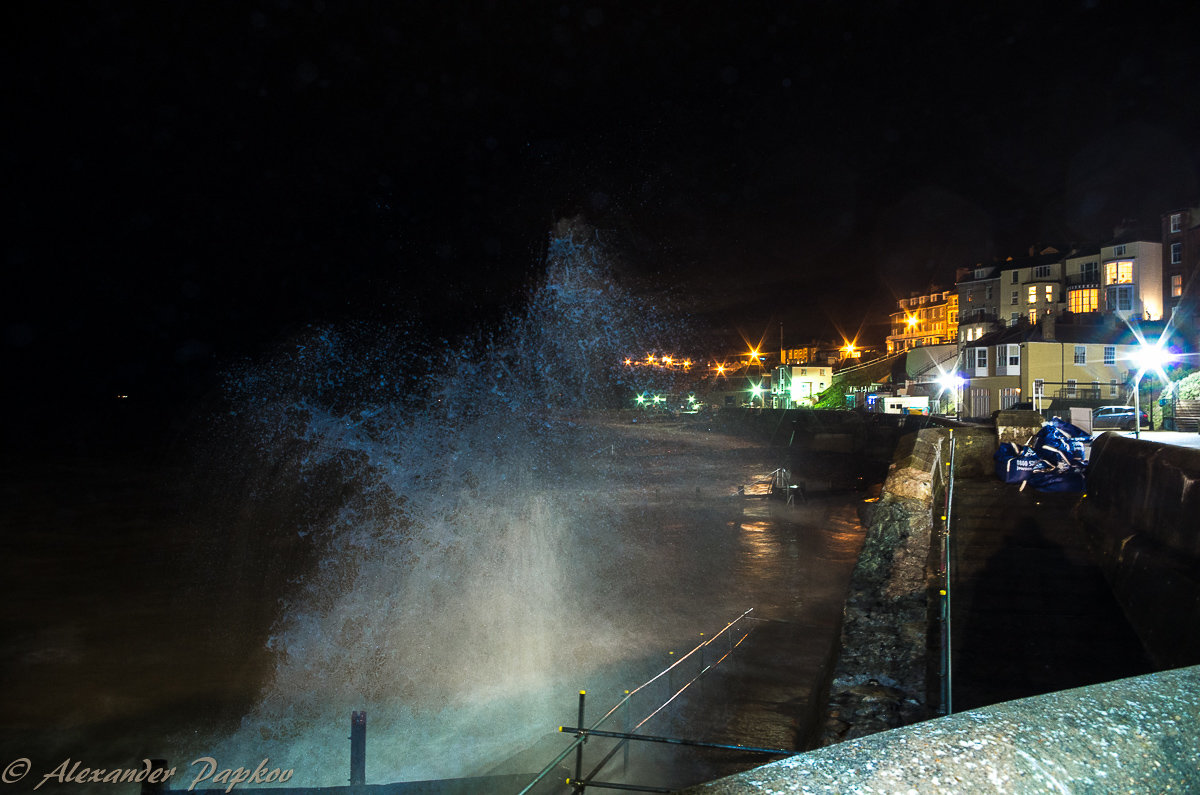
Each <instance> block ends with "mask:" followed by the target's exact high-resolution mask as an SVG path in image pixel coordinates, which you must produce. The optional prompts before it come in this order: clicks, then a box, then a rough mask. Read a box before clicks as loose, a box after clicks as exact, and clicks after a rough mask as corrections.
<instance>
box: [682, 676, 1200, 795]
mask: <svg viewBox="0 0 1200 795" xmlns="http://www.w3.org/2000/svg"><path fill="white" fill-rule="evenodd" d="M684 792H686V793H696V794H697V795H699V793H706V794H707V795H742V794H744V793H844V792H856V793H924V792H960V793H973V792H980V793H982V792H987V793H992V792H1014V793H1024V792H1163V793H1169V792H1178V793H1187V792H1200V666H1196V667H1192V668H1181V669H1178V670H1174V671H1165V672H1161V673H1156V674H1150V675H1147V676H1139V677H1134V678H1132V679H1121V680H1118V681H1115V682H1107V683H1104V684H1100V685H1092V686H1090V687H1082V688H1078V689H1075V690H1064V691H1061V692H1058V693H1050V694H1048V695H1044V696H1036V697H1034V698H1026V699H1020V700H1018V701H1009V702H1007V703H1004V704H998V705H995V706H991V707H985V708H983V709H977V710H973V711H971V712H964V713H962V714H959V715H951V716H948V717H944V718H937V719H935V720H929V721H925V722H924V723H918V724H915V725H913V726H907V727H904V728H901V729H894V730H892V731H887V732H881V733H879V734H873V735H871V736H869V737H862V738H859V739H857V740H851V741H848V742H845V743H842V744H840V745H834V746H830V747H828V748H822V749H820V750H817V751H811V752H809V753H805V754H799V755H797V756H793V757H789V758H787V759H782V760H780V761H778V762H774V763H772V764H769V765H764V766H762V767H759V768H755V769H754V770H749V771H746V772H745V773H739V774H738V775H735V776H730V777H728V778H724V779H720V780H719V781H714V782H710V783H708V784H703V785H700V786H698V787H692V788H690V789H687V790H684Z"/></svg>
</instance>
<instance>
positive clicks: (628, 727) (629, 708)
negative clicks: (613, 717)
mask: <svg viewBox="0 0 1200 795" xmlns="http://www.w3.org/2000/svg"><path fill="white" fill-rule="evenodd" d="M631 702H632V699H631V698H629V691H628V690H626V691H625V732H626V733H627V734H628V733H629V732H631V731H633V705H632V703H631ZM621 774H622V775H625V776H628V775H629V743H625V766H624V767H623V768H622V769H621Z"/></svg>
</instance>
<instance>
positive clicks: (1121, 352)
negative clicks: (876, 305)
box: [762, 207, 1200, 424]
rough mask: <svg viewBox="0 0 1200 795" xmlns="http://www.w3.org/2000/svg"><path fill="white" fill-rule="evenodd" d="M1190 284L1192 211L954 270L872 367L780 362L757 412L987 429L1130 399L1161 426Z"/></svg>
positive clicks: (1192, 305)
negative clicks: (873, 416)
mask: <svg viewBox="0 0 1200 795" xmlns="http://www.w3.org/2000/svg"><path fill="white" fill-rule="evenodd" d="M1198 272H1200V208H1198V207H1193V208H1183V209H1177V210H1172V211H1170V212H1167V213H1165V214H1163V216H1162V218H1161V226H1160V228H1158V229H1155V230H1147V229H1144V228H1133V227H1122V228H1118V229H1116V230H1115V231H1114V235H1113V239H1112V240H1110V241H1109V242H1108V243H1106V244H1105V245H1098V246H1094V247H1079V246H1075V247H1053V246H1047V247H1042V248H1037V249H1034V248H1031V249H1030V250H1029V252H1028V253H1027V254H1026V255H1025V256H1023V257H1019V258H1014V257H1009V258H1007V259H1006V260H1005V261H1003V262H997V263H991V264H986V265H985V264H977V265H974V266H972V267H962V268H959V269H958V270H957V272H956V273H955V274H954V285H953V287H950V288H944V287H931V288H929V289H927V290H926V291H924V292H916V293H913V294H911V295H909V296H907V297H905V298H901V299H898V300H897V302H896V310H895V311H894V312H892V313H891V315H890V317H889V318H888V320H889V323H888V328H889V333H888V335H887V339H886V345H885V346H884V347H883V349H882V350H881V351H879V353H878V355H877V356H875V357H871V356H864V355H863V353H862V351H856V350H855V349H854V347H853V345H852V344H849V343H848V344H847V345H846V346H844V347H843V348H841V349H836V348H833V347H832V346H830V348H829V350H827V351H824V352H822V351H821V350H820V349H819V348H818V347H816V346H814V347H812V348H803V349H796V350H788V349H782V350H781V352H780V354H781V361H780V364H779V366H778V367H776V368H775V370H774V372H773V373H772V377H771V379H770V381H771V386H770V395H769V398H768V397H767V395H766V394H765V392H764V394H763V400H762V404H763V405H768V404H769V405H773V406H775V407H778V408H791V407H795V406H804V405H809V406H820V407H823V408H859V407H862V408H867V409H872V410H888V411H890V410H899V411H904V412H920V413H925V412H926V411H930V412H933V413H942V414H949V415H956V416H959V417H962V418H966V419H986V418H988V417H990V416H991V415H992V414H993V413H994V412H996V411H998V410H1003V409H1007V408H1011V407H1013V406H1014V405H1017V404H1022V405H1024V404H1029V405H1030V407H1032V408H1034V409H1036V410H1040V411H1043V412H1055V413H1061V414H1064V415H1065V414H1066V413H1067V410H1068V409H1069V408H1070V407H1073V406H1079V407H1090V408H1094V407H1097V406H1100V405H1106V404H1130V403H1133V402H1134V390H1135V388H1138V387H1140V389H1141V390H1142V393H1141V395H1140V397H1141V403H1142V405H1143V407H1144V408H1149V407H1151V406H1153V408H1154V410H1155V416H1156V418H1157V419H1158V421H1159V422H1162V421H1166V422H1167V423H1168V424H1170V421H1171V415H1172V411H1171V408H1172V407H1171V405H1170V400H1165V401H1164V404H1165V405H1163V406H1159V405H1158V404H1157V402H1156V398H1157V396H1158V395H1159V394H1160V393H1161V392H1162V391H1163V389H1164V387H1166V385H1167V383H1168V381H1169V379H1170V373H1169V372H1167V371H1168V370H1169V371H1171V372H1175V373H1176V374H1178V375H1183V374H1185V373H1187V372H1188V371H1190V370H1191V369H1193V368H1194V366H1195V363H1194V362H1192V361H1191V360H1192V358H1193V356H1194V355H1195V354H1196V353H1197V352H1200V329H1198V325H1197V307H1198V305H1200V279H1197V274H1198ZM847 351H853V352H855V353H856V354H857V356H856V357H855V358H853V359H851V358H849V356H848V355H847ZM1148 351H1149V352H1150V353H1154V352H1157V353H1159V354H1163V355H1162V356H1159V357H1158V360H1157V361H1149V360H1148V359H1147V355H1146V354H1147V352H1148ZM1165 354H1170V358H1169V359H1167V357H1166V356H1165ZM1168 362H1169V363H1168ZM1164 366H1165V367H1166V370H1164ZM1167 394H1168V396H1170V394H1171V393H1170V392H1169V391H1168V393H1167ZM881 397H887V398H893V397H895V398H915V400H905V401H892V400H888V401H883V402H881V401H880V398H881ZM923 398H925V399H927V400H924V401H922V400H921V399H923Z"/></svg>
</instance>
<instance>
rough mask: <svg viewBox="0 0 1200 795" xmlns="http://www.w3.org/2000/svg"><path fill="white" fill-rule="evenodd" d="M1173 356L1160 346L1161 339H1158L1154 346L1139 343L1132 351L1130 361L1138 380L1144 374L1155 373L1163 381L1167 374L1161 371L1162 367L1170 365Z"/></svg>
mask: <svg viewBox="0 0 1200 795" xmlns="http://www.w3.org/2000/svg"><path fill="white" fill-rule="evenodd" d="M1174 358H1175V356H1174V355H1173V354H1172V353H1171V352H1170V351H1168V350H1166V349H1165V348H1163V346H1162V338H1161V337H1160V338H1159V339H1158V341H1157V342H1155V343H1154V344H1146V343H1141V344H1139V345H1138V346H1137V348H1136V349H1135V350H1134V352H1133V354H1132V355H1131V356H1130V359H1131V360H1132V361H1133V364H1134V366H1135V367H1137V369H1138V377H1139V378H1140V377H1141V376H1142V375H1143V374H1145V373H1146V372H1155V373H1158V375H1159V376H1160V377H1161V378H1162V379H1163V380H1164V381H1165V380H1167V374H1166V373H1165V372H1164V371H1163V367H1165V366H1166V365H1168V364H1170V363H1171V361H1172V360H1174Z"/></svg>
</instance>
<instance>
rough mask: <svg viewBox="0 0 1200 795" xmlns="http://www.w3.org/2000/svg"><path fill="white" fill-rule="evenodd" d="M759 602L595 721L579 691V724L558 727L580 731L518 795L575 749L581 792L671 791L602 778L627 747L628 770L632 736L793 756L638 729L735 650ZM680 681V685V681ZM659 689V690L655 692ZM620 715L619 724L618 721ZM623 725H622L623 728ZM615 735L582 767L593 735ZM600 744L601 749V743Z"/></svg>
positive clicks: (574, 781) (574, 785)
mask: <svg viewBox="0 0 1200 795" xmlns="http://www.w3.org/2000/svg"><path fill="white" fill-rule="evenodd" d="M753 610H754V608H750V609H749V610H747V611H745V612H744V613H742V614H741V615H739V616H738V617H737V618H735V619H733V620H732V621H730V622H729V623H728V624H726V625H725V626H724V627H722V628H721V630H720V631H718V632H717V633H716V634H714V635H713V636H712V637H711V638H707V639H705V640H703V641H701V642H700V643H699V644H697V645H696V646H695V647H694V648H693V649H692V650H691V651H689V652H687V653H686V654H683V655H682V656H680V657H679V659H677V660H675V661H674V662H673V663H671V664H670V665H668V666H667V667H666V668H664V669H663V670H661V671H659V672H658V673H657V674H655V675H654V676H652V677H650V678H649V679H647V680H646V681H645V682H643V683H642V684H640V685H638V686H637V687H635V688H634V689H633V690H627V691H625V695H624V697H623V698H621V699H620V700H619V701H618V702H617V703H616V704H615V705H613V706H612V708H610V709H609V710H608V711H607V712H605V713H604V714H603V715H601V716H600V717H599V718H598V719H597V720H596V721H595V722H594V723H592V724H591V725H590V726H588V725H587V724H586V721H585V706H586V698H587V693H586V691H582V690H581V691H580V692H579V712H578V720H577V725H575V726H559V727H558V730H559V731H560V732H563V733H566V734H573V735H575V737H574V739H573V740H572V741H571V742H570V743H569V744H568V745H567V747H566V748H564V749H563V750H562V751H561V752H560V753H559V754H558V756H556V757H555V758H554V759H552V760H551V761H550V762H549V763H548V764H547V765H546V766H545V767H543V768H542V770H541V771H540V772H539V773H537V775H536V776H535V777H534V778H533V780H532V781H530V782H529V784H528V785H527V786H526V787H525V788H524V789H522V790H521V791H520V792H519V793H518V795H528V793H530V792H531V791H532V790H533V788H534V787H536V786H537V785H538V784H539V783H541V782H542V781H543V780H544V779H545V778H546V777H547V776H549V775H550V774H551V772H553V771H554V769H555V768H556V767H558V765H559V764H561V763H562V762H563V761H564V760H565V759H566V758H567V757H568V756H570V755H571V753H572V752H574V753H575V767H574V775H573V776H571V777H569V778H567V779H566V784H567V785H568V786H570V787H571V791H572V792H573V793H582V792H584V791H586V790H587V788H588V787H595V788H600V789H619V790H627V791H634V792H671V790H670V789H667V788H663V787H657V786H652V785H631V784H625V783H619V782H613V781H601V780H599V779H597V778H596V776H597V775H598V774H599V773H600V772H601V771H602V770H603V769H604V768H605V767H606V766H607V765H608V764H609V762H611V761H612V759H613V757H615V756H616V755H617V754H618V753H620V752H624V757H623V771H624V772H627V771H628V767H629V743H630V741H634V740H636V741H642V742H653V743H664V744H670V745H681V746H690V747H695V748H714V749H729V750H738V751H742V752H747V753H758V754H766V755H780V756H790V755H792V754H794V753H796V752H795V751H792V750H784V749H778V748H756V747H753V746H745V745H729V744H723V743H711V742H704V741H700V740H690V739H684V738H678V737H664V736H660V735H650V734H639V733H638V732H639V731H640V730H641V729H642V728H643V727H645V726H646V724H647V723H648V722H649V721H650V720H651V719H653V718H654V717H656V716H657V715H659V714H661V713H662V712H663V710H665V709H666V708H667V707H668V706H670V705H671V704H672V703H673V702H675V701H676V699H678V698H679V697H680V696H681V695H683V693H684V692H685V691H686V690H687V689H688V688H690V687H691V686H692V685H693V684H695V683H696V682H697V681H699V680H700V678H701V677H703V676H704V675H705V674H707V673H709V672H710V671H711V670H713V669H714V668H715V667H716V666H718V665H720V664H721V663H722V662H724V661H725V660H726V659H727V658H728V657H729V656H730V655H731V654H733V652H734V650H735V649H736V648H737V647H738V646H740V645H741V644H742V642H743V641H745V640H746V638H747V637H748V636H749V634H750V632H751V631H752V627H747V626H746V624H747V622H750V621H757V620H758V619H756V618H753V617H752V616H751V615H750V613H752V612H753ZM677 682H679V683H681V684H679V685H678V686H676V683H677ZM656 693H657V695H655V694H656ZM639 697H640V698H643V699H649V703H650V704H651V705H652V706H650V707H649V708H648V709H649V711H648V712H647V713H646V714H645V715H644V716H643V717H642V718H641V719H640V720H637V722H636V723H635V722H634V700H635V699H636V698H639ZM618 721H619V726H615V725H614V724H616V723H617V722H618ZM606 724H607V725H609V726H613V728H610V729H602V728H601V727H602V726H605V725H606ZM618 729H619V730H618ZM592 739H598V740H613V741H615V742H612V743H610V744H608V745H609V747H608V748H607V749H606V751H605V752H604V753H603V755H602V756H601V757H600V760H599V761H598V762H596V763H595V764H594V765H593V766H592V768H591V770H589V771H588V772H587V773H586V774H585V773H584V771H583V767H584V765H583V750H584V746H585V744H587V743H588V741H589V740H592ZM598 750H600V749H598Z"/></svg>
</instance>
